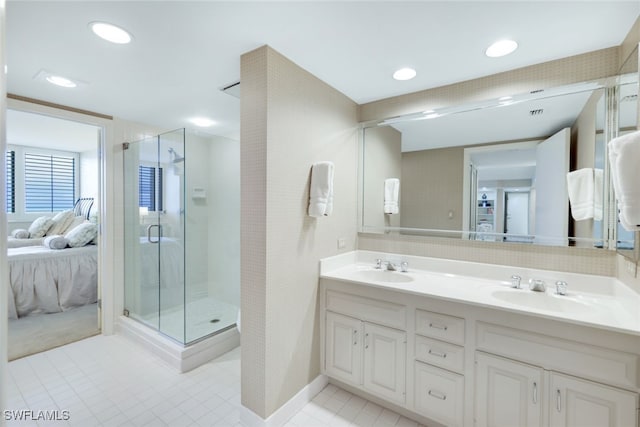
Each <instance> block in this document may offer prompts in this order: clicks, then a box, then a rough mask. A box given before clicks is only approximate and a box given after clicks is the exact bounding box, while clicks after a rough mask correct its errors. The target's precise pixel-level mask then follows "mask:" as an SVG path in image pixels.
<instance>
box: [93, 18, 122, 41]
mask: <svg viewBox="0 0 640 427" xmlns="http://www.w3.org/2000/svg"><path fill="white" fill-rule="evenodd" d="M89 28H91V31H93V32H94V33H95V34H96V35H97V36H98V37H100V38H103V39H105V40H107V41H110V42H111V43H116V44H127V43H130V42H131V38H132V37H131V34H129V33H128V32H127V31H126V30H123V29H122V28H120V27H117V26H115V25H113V24H108V23H106V22H91V23H89Z"/></svg>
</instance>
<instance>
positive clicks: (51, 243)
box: [42, 234, 69, 249]
mask: <svg viewBox="0 0 640 427" xmlns="http://www.w3.org/2000/svg"><path fill="white" fill-rule="evenodd" d="M42 244H43V245H44V246H45V247H46V248H49V249H64V248H66V247H67V245H68V244H69V241H68V240H67V239H65V238H64V236H61V235H59V234H52V235H51V236H47V237H45V238H44V242H42Z"/></svg>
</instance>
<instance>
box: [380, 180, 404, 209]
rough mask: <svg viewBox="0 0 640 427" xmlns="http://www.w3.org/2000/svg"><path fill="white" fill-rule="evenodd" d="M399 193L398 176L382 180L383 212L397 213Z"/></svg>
mask: <svg viewBox="0 0 640 427" xmlns="http://www.w3.org/2000/svg"><path fill="white" fill-rule="evenodd" d="M399 194H400V180H399V179H398V178H387V179H385V180H384V213H386V214H397V213H398V212H399V211H400V210H399V209H398V195H399Z"/></svg>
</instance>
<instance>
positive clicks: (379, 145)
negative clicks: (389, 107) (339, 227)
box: [362, 126, 404, 228]
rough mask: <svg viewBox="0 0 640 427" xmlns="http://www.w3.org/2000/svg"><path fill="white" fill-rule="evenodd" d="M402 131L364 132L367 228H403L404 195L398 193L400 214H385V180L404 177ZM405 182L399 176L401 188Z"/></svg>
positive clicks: (385, 128)
mask: <svg viewBox="0 0 640 427" xmlns="http://www.w3.org/2000/svg"><path fill="white" fill-rule="evenodd" d="M401 159H402V134H401V133H400V132H399V131H398V130H396V129H394V128H392V127H390V126H382V127H375V128H368V129H366V130H365V132H364V164H365V165H366V170H365V171H364V184H363V202H364V212H363V218H362V221H363V222H362V223H363V225H364V226H366V227H374V228H382V227H400V218H401V217H402V215H404V210H403V209H402V208H401V204H400V203H401V202H402V194H399V195H398V197H399V200H398V206H399V207H400V209H399V214H393V215H386V214H385V213H384V180H385V179H387V178H398V179H400V178H401V173H402V162H401ZM403 186H404V182H403V180H402V179H400V191H401V192H402V188H403Z"/></svg>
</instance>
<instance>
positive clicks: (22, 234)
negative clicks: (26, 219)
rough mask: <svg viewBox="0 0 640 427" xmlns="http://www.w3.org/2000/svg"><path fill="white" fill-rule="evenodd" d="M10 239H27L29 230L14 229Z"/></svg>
mask: <svg viewBox="0 0 640 427" xmlns="http://www.w3.org/2000/svg"><path fill="white" fill-rule="evenodd" d="M11 237H13V238H14V239H28V238H29V230H25V229H24V228H16V229H15V230H13V231H12V232H11Z"/></svg>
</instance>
